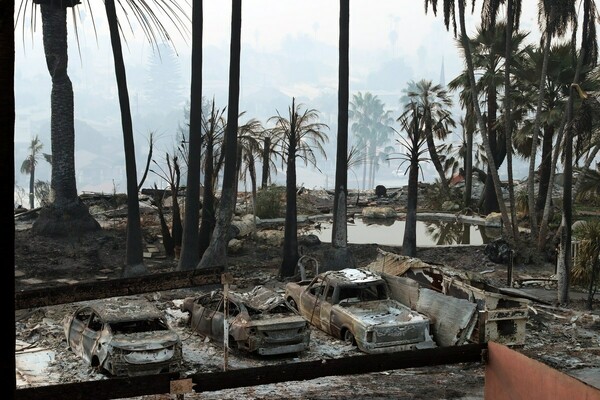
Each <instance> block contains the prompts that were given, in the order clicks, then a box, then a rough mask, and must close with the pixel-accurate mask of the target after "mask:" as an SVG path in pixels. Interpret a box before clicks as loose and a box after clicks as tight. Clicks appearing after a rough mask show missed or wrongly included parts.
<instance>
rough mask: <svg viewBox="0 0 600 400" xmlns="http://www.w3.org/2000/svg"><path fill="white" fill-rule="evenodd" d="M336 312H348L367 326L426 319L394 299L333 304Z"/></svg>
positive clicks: (414, 321)
mask: <svg viewBox="0 0 600 400" xmlns="http://www.w3.org/2000/svg"><path fill="white" fill-rule="evenodd" d="M333 308H335V309H336V310H338V312H341V313H344V314H349V315H351V316H352V317H353V318H354V319H357V320H359V321H361V322H362V323H363V324H365V325H367V326H373V325H395V324H398V323H416V322H421V321H426V320H427V319H426V317H424V316H423V315H421V314H419V313H417V312H414V311H412V310H411V309H410V308H408V307H405V306H403V305H402V304H401V303H399V302H397V301H395V300H377V301H367V302H361V303H357V304H354V305H348V306H341V305H339V304H338V305H335V306H333Z"/></svg>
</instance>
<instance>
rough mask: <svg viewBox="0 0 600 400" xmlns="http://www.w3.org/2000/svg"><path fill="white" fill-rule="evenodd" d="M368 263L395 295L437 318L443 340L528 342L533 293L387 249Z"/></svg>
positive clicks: (438, 333)
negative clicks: (508, 290)
mask: <svg viewBox="0 0 600 400" xmlns="http://www.w3.org/2000/svg"><path fill="white" fill-rule="evenodd" d="M368 269H369V270H371V271H374V272H377V273H380V274H381V275H382V277H383V278H384V279H385V280H386V282H387V283H388V285H389V287H390V295H391V297H392V298H395V299H396V300H398V301H400V302H401V303H403V304H405V305H407V306H409V307H410V308H412V309H414V310H417V311H419V312H421V313H423V314H425V315H427V316H428V317H430V318H431V319H432V320H433V321H434V324H433V334H434V337H435V338H436V342H437V343H438V345H440V346H450V345H460V344H465V343H473V342H474V343H485V342H488V341H494V342H497V343H501V344H505V345H508V346H519V345H523V344H524V343H525V329H526V324H527V319H528V309H529V304H530V302H529V301H528V300H527V299H523V298H519V297H514V296H511V295H507V294H505V293H501V291H500V290H499V288H496V287H494V286H492V285H490V284H488V283H486V282H485V281H483V280H477V279H474V278H473V277H470V276H466V275H464V274H462V273H459V272H458V271H455V270H452V269H451V268H447V267H443V266H437V265H435V266H434V265H431V264H427V263H425V262H423V261H421V260H419V259H416V258H410V257H406V256H402V255H399V254H395V253H392V252H386V251H383V250H379V256H378V259H377V260H376V261H375V262H373V263H371V264H370V265H369V267H368ZM442 321H443V322H444V323H443V324H442V323H441V322H442Z"/></svg>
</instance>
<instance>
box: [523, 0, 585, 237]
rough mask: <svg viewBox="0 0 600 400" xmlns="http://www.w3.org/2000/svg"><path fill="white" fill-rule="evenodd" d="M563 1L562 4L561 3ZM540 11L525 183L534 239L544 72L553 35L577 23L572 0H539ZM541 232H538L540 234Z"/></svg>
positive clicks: (544, 81) (560, 33)
mask: <svg viewBox="0 0 600 400" xmlns="http://www.w3.org/2000/svg"><path fill="white" fill-rule="evenodd" d="M563 3H564V4H563ZM540 6H541V8H540V13H539V18H538V22H539V24H540V25H541V26H542V32H543V34H542V46H540V47H543V48H544V62H543V64H542V70H541V74H540V80H539V92H538V101H537V109H536V114H535V124H534V127H533V135H532V142H531V154H530V156H529V157H530V158H529V176H528V181H527V183H528V185H527V194H528V201H529V210H530V211H529V212H530V221H531V232H532V235H534V236H533V238H534V240H535V235H537V234H538V227H537V215H536V214H534V212H535V210H536V208H535V186H534V184H535V183H534V174H535V155H536V153H537V136H538V133H537V132H538V131H539V128H540V119H541V114H542V105H543V100H544V90H545V87H546V86H545V83H546V74H547V71H548V57H549V55H550V45H551V42H552V38H553V37H555V36H556V37H561V36H564V35H565V34H566V33H567V30H568V28H569V26H570V25H572V24H576V23H577V13H576V11H575V3H574V2H570V4H569V2H553V1H548V0H542V1H540ZM541 233H542V232H540V234H541Z"/></svg>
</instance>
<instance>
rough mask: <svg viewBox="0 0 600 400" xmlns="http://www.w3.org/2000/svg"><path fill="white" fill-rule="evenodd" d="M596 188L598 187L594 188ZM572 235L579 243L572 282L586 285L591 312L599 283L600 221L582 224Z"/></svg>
mask: <svg viewBox="0 0 600 400" xmlns="http://www.w3.org/2000/svg"><path fill="white" fill-rule="evenodd" d="M598 187H600V186H596V188H598ZM574 233H575V236H576V237H578V238H579V239H580V241H579V251H578V253H577V259H576V263H575V265H574V268H573V281H574V282H575V283H578V284H587V285H588V298H587V302H586V306H587V308H588V310H591V309H592V304H593V301H594V295H595V294H596V292H597V291H598V286H599V282H600V221H598V220H596V221H586V222H583V223H582V224H581V225H580V226H579V227H577V228H576V229H575V232H574Z"/></svg>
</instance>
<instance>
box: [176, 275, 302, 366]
mask: <svg viewBox="0 0 600 400" xmlns="http://www.w3.org/2000/svg"><path fill="white" fill-rule="evenodd" d="M224 300H225V299H224V293H223V291H222V290H216V291H213V292H210V293H206V294H201V295H199V296H195V297H188V298H186V299H185V300H184V301H183V304H182V306H181V309H182V311H187V312H189V313H190V318H189V323H190V326H191V328H192V330H193V331H195V332H197V333H199V334H201V335H203V336H206V337H209V338H211V339H212V340H214V341H216V342H218V343H223V342H224V331H225V330H224V325H223V321H224V318H225V313H224V311H225V308H224V306H225V301H224ZM226 301H227V307H228V316H227V321H228V331H229V336H228V340H229V346H231V347H234V348H237V349H240V350H243V351H247V352H249V353H257V354H260V355H275V354H289V353H299V352H302V351H304V350H307V349H308V347H309V342H310V326H309V324H308V323H307V322H306V320H305V319H304V318H302V317H301V316H299V315H297V314H296V313H295V312H294V310H292V309H291V308H290V307H289V305H288V304H287V303H286V302H285V300H284V298H283V296H281V295H280V294H278V293H277V292H274V291H272V290H270V289H267V288H265V287H263V286H257V287H255V288H254V289H253V290H252V291H250V292H247V293H238V292H228V296H227V300H226Z"/></svg>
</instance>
